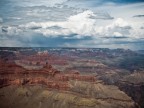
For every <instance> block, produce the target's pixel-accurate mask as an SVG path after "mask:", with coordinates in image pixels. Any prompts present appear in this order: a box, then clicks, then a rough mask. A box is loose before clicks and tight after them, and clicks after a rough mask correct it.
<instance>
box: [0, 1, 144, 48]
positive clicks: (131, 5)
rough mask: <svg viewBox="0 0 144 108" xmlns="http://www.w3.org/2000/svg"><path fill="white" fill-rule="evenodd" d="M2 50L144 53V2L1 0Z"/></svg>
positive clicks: (0, 44)
mask: <svg viewBox="0 0 144 108" xmlns="http://www.w3.org/2000/svg"><path fill="white" fill-rule="evenodd" d="M0 47H80V48H112V49H113V48H114V49H115V48H124V49H132V50H144V0H0Z"/></svg>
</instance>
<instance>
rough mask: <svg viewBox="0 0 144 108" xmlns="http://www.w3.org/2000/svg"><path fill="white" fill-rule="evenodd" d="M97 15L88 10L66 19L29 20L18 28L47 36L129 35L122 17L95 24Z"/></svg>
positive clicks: (129, 28) (127, 27)
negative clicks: (109, 22) (103, 23)
mask: <svg viewBox="0 0 144 108" xmlns="http://www.w3.org/2000/svg"><path fill="white" fill-rule="evenodd" d="M95 17H97V15H96V14H94V13H93V12H92V11H90V10H86V11H84V12H82V13H79V14H76V15H72V16H70V17H69V18H68V19H67V20H66V21H56V22H53V21H49V22H39V23H37V22H30V23H27V24H26V25H20V26H19V27H20V28H25V29H32V30H34V32H37V33H41V34H43V35H44V36H46V37H49V36H56V37H57V36H59V35H60V36H64V37H65V36H66V37H67V38H68V37H69V36H70V35H71V34H77V35H76V36H75V37H76V38H83V37H85V36H90V37H92V38H94V37H125V36H127V35H129V31H130V30H131V28H132V27H131V25H130V24H128V23H127V22H126V21H124V20H123V19H122V18H117V19H115V20H114V21H113V22H112V23H111V24H108V25H105V26H98V25H97V18H95ZM70 38H71V37H70Z"/></svg>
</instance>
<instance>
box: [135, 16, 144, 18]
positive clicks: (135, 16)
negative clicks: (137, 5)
mask: <svg viewBox="0 0 144 108" xmlns="http://www.w3.org/2000/svg"><path fill="white" fill-rule="evenodd" d="M133 17H137V18H143V17H144V15H135V16H133Z"/></svg>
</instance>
